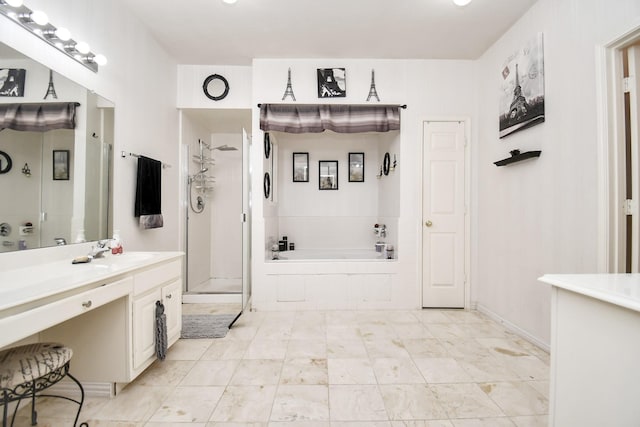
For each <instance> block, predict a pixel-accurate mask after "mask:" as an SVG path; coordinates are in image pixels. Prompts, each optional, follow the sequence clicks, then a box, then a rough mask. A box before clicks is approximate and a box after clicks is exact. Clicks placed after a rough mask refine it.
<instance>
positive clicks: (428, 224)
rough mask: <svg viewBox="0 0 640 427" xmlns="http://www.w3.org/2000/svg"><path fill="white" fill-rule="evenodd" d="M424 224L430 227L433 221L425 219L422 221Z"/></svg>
mask: <svg viewBox="0 0 640 427" xmlns="http://www.w3.org/2000/svg"><path fill="white" fill-rule="evenodd" d="M424 225H426V226H427V227H431V226H432V225H433V223H432V222H431V221H427V222H425V223H424Z"/></svg>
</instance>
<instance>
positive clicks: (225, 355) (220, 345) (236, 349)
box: [200, 340, 251, 360]
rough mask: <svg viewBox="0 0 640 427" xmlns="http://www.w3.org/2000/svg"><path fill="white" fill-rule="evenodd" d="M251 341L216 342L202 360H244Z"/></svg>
mask: <svg viewBox="0 0 640 427" xmlns="http://www.w3.org/2000/svg"><path fill="white" fill-rule="evenodd" d="M249 344H251V341H244V340H214V342H213V343H211V345H210V346H209V348H208V349H207V351H205V352H204V354H203V355H202V357H201V358H200V360H220V359H223V360H233V359H242V358H243V357H244V354H245V353H246V352H247V349H248V348H249Z"/></svg>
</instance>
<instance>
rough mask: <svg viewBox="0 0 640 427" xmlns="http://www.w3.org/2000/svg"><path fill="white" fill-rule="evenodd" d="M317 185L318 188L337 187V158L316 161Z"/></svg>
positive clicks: (330, 188)
mask: <svg viewBox="0 0 640 427" xmlns="http://www.w3.org/2000/svg"><path fill="white" fill-rule="evenodd" d="M318 187H319V188H320V190H337V189H338V161H337V160H320V161H319V162H318Z"/></svg>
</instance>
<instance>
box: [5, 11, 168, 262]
mask: <svg viewBox="0 0 640 427" xmlns="http://www.w3.org/2000/svg"><path fill="white" fill-rule="evenodd" d="M29 6H30V7H31V8H33V9H42V10H44V11H45V12H46V13H47V14H48V16H49V19H50V20H51V22H52V23H53V24H54V25H57V26H66V27H67V28H69V29H70V30H71V32H72V35H73V37H74V38H75V39H84V40H87V42H88V43H89V44H90V45H91V48H92V50H93V51H94V52H96V53H102V54H104V55H105V56H106V57H107V59H108V61H109V63H108V64H107V65H106V66H104V67H101V68H100V71H99V72H98V73H97V74H95V73H93V72H91V71H90V70H88V69H86V68H85V67H84V66H82V65H80V64H78V63H76V62H75V61H74V60H72V59H70V58H68V57H66V56H65V55H63V54H62V53H60V52H59V51H57V50H56V49H54V48H52V47H49V46H47V45H45V44H44V43H43V42H42V41H40V40H38V39H37V38H36V37H34V36H33V35H31V34H28V33H27V32H26V31H24V30H23V29H21V28H20V27H18V26H17V25H14V24H13V23H8V22H7V21H6V20H5V18H4V17H2V25H0V41H1V42H3V43H6V44H7V45H9V46H10V47H13V48H14V49H16V50H19V51H21V52H23V53H25V54H26V55H28V56H30V57H31V58H33V59H35V60H37V61H39V62H41V63H43V64H44V65H45V66H47V67H49V68H51V69H53V70H54V71H56V72H58V73H60V74H62V75H64V76H66V77H68V78H70V79H71V80H74V81H76V82H78V83H79V84H81V85H83V86H85V87H86V88H88V89H90V90H94V91H95V92H97V93H99V94H100V95H102V96H104V97H105V98H107V99H109V100H111V101H113V102H114V103H115V106H116V108H115V127H116V129H115V135H114V138H115V147H114V148H115V150H114V153H115V159H114V222H113V223H114V228H116V229H119V230H120V232H121V236H122V240H123V246H124V248H125V250H144V249H147V250H175V249H178V247H179V244H178V242H179V239H178V210H179V203H178V172H179V168H178V158H179V156H178V143H177V139H178V131H177V112H176V109H175V106H176V80H177V79H176V63H175V61H174V60H173V59H171V58H170V57H169V56H168V55H167V54H166V53H165V52H164V51H163V49H162V48H161V47H160V46H159V45H158V43H157V42H156V41H155V40H154V39H153V37H151V36H150V35H149V33H148V32H147V31H146V30H145V28H144V27H143V26H142V25H140V24H139V22H138V21H137V19H136V18H135V17H134V16H133V15H132V14H130V13H128V12H127V11H126V5H125V2H121V1H112V2H103V1H98V0H32V1H30V2H29ZM122 8H125V10H122ZM47 82H48V80H47ZM45 89H46V86H45ZM43 96H44V95H43ZM121 150H125V151H128V152H133V153H139V154H144V155H147V156H149V157H153V158H156V159H158V160H161V161H163V162H165V163H168V164H171V165H172V166H173V167H172V168H168V169H164V170H163V178H162V212H163V215H164V228H160V229H154V230H140V229H139V228H138V224H137V218H134V217H133V204H134V198H135V173H136V162H135V160H134V159H133V158H129V157H127V158H125V159H122V158H120V157H119V153H120V151H121Z"/></svg>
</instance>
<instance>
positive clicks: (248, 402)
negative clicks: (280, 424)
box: [210, 386, 276, 422]
mask: <svg viewBox="0 0 640 427" xmlns="http://www.w3.org/2000/svg"><path fill="white" fill-rule="evenodd" d="M275 394H276V386H227V388H226V389H225V391H224V393H223V394H222V397H221V398H220V401H219V402H218V406H216V409H215V410H214V411H213V414H212V415H211V418H210V421H218V422H219V421H224V422H229V421H233V422H267V421H269V414H270V413H271V408H272V407H273V399H274V397H275Z"/></svg>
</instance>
